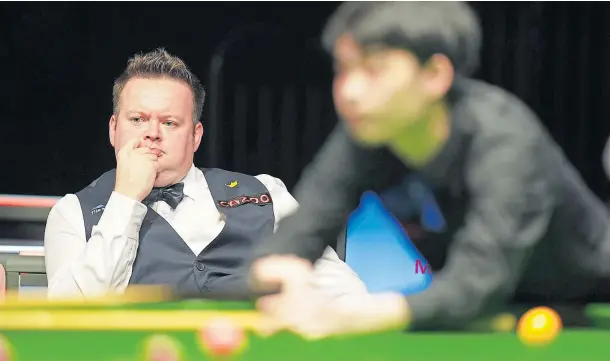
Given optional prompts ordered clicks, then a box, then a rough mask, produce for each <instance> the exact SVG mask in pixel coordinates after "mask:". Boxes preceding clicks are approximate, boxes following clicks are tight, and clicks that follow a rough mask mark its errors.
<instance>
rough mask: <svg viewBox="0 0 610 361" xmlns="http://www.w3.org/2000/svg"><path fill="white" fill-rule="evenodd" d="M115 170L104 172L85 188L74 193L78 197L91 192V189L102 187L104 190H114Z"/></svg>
mask: <svg viewBox="0 0 610 361" xmlns="http://www.w3.org/2000/svg"><path fill="white" fill-rule="evenodd" d="M115 174H116V169H114V168H113V169H110V170H108V171H106V172H104V173H103V174H102V175H100V176H99V177H97V178H96V179H94V180H93V182H91V183H89V184H88V185H87V186H86V187H85V188H83V189H81V190H80V191H78V192H76V193H75V194H76V195H77V196H78V195H80V194H83V193H84V192H88V191H91V190H92V189H93V188H96V187H100V186H104V188H109V187H110V189H112V188H114V180H115Z"/></svg>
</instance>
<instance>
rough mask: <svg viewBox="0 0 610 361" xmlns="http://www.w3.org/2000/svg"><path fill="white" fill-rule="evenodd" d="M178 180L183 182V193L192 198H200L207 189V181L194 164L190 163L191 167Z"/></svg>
mask: <svg viewBox="0 0 610 361" xmlns="http://www.w3.org/2000/svg"><path fill="white" fill-rule="evenodd" d="M180 182H182V183H184V195H185V196H186V197H189V198H191V199H193V200H197V199H201V198H202V196H203V195H204V193H205V192H206V191H207V190H208V183H207V182H206V180H205V177H204V175H203V172H202V171H201V170H200V169H199V168H197V167H195V165H194V164H193V165H191V169H189V171H188V173H187V174H186V176H184V178H182V180H181V181H180Z"/></svg>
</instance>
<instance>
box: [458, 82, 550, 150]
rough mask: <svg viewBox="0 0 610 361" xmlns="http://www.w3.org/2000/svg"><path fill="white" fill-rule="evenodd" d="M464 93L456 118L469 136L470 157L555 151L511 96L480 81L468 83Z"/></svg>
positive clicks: (532, 117) (527, 109)
mask: <svg viewBox="0 0 610 361" xmlns="http://www.w3.org/2000/svg"><path fill="white" fill-rule="evenodd" d="M467 89H468V90H467V92H466V96H464V97H463V99H462V100H461V101H460V102H459V103H458V105H457V107H458V109H457V114H458V116H459V117H460V121H461V122H462V123H463V127H464V128H465V130H466V132H467V133H469V135H470V140H471V141H470V149H469V150H470V152H471V153H475V154H486V153H488V152H490V151H493V150H499V149H516V148H518V149H519V150H520V151H519V152H518V153H519V154H521V155H523V154H528V153H530V154H532V155H533V156H536V155H543V154H540V151H541V150H544V149H547V150H548V151H549V152H555V151H556V150H557V147H558V146H557V145H556V143H555V141H554V140H553V139H552V137H551V136H550V134H549V133H548V131H547V130H546V129H545V128H544V126H543V124H542V122H541V121H540V119H539V118H538V116H537V115H536V114H535V113H534V111H533V110H532V109H530V107H529V106H528V105H527V104H525V103H524V102H523V101H522V100H520V99H519V98H517V97H516V96H515V95H513V94H511V93H510V92H508V91H506V90H504V89H501V88H499V87H497V86H494V85H491V84H487V83H485V82H482V81H471V82H469V84H468V86H467ZM543 153H547V152H543ZM530 160H531V159H530ZM523 161H526V159H523Z"/></svg>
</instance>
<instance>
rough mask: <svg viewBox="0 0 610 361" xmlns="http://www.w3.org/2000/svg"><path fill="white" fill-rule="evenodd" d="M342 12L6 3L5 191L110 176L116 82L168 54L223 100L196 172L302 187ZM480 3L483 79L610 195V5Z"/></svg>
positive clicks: (214, 110) (209, 113)
mask: <svg viewBox="0 0 610 361" xmlns="http://www.w3.org/2000/svg"><path fill="white" fill-rule="evenodd" d="M336 6H337V4H336V3H330V2H310V3H299V2H286V3H262V2H256V3H238V2H222V3H214V2H200V3H171V4H169V3H135V2H134V3H67V2H66V3H56V2H53V3H2V4H1V5H0V64H1V66H0V81H1V84H2V86H0V99H1V100H0V102H1V103H0V104H1V105H2V107H1V108H0V109H1V111H0V115H1V119H0V121H1V124H2V127H1V128H0V129H1V133H0V134H1V136H2V142H0V154H1V158H0V159H1V160H2V167H1V168H0V193H20V194H52V195H63V194H65V193H68V192H74V191H77V190H79V189H80V188H82V187H84V186H85V185H87V184H88V183H89V182H90V181H91V180H92V179H94V178H95V177H97V176H98V175H99V174H101V173H102V172H103V171H105V170H106V169H108V168H110V167H112V166H113V162H114V160H113V153H112V150H111V148H110V145H109V143H108V137H107V134H108V133H107V121H108V117H109V116H110V111H111V88H112V81H113V79H114V77H116V76H118V74H119V73H120V72H121V70H122V68H123V67H124V65H125V62H126V60H127V58H128V57H129V56H130V55H132V54H133V53H135V52H138V51H143V50H150V49H152V48H155V47H159V46H164V47H166V48H167V49H168V50H169V51H170V52H172V53H175V54H176V55H179V56H181V57H182V58H183V59H184V60H185V61H186V62H187V63H188V64H189V65H190V66H191V67H192V69H193V70H194V72H195V73H196V74H198V75H199V76H200V78H202V79H203V81H204V83H205V84H206V86H207V87H208V88H209V89H210V87H211V89H212V90H213V91H212V94H211V95H210V99H209V101H208V103H207V105H206V116H205V118H204V126H205V128H206V135H205V137H204V142H205V144H204V147H203V149H201V150H200V151H199V152H198V154H197V158H196V162H197V164H198V165H205V166H220V167H224V168H228V169H234V170H241V171H248V172H251V173H261V172H269V173H272V174H273V175H275V176H278V177H281V178H283V179H284V180H285V181H286V183H287V184H288V185H289V186H292V185H293V184H294V182H295V181H296V179H297V176H298V173H299V170H300V169H301V167H302V166H303V165H304V164H305V163H307V162H308V161H309V159H310V158H311V155H312V153H313V152H314V151H315V149H316V148H317V147H318V146H319V144H320V142H321V141H322V140H323V138H324V136H325V135H326V133H327V132H328V130H329V129H330V128H331V127H332V125H333V123H334V117H333V116H332V104H331V103H330V98H329V96H328V86H329V81H330V73H329V67H328V63H327V59H326V58H325V57H324V55H322V54H321V52H320V50H319V49H318V48H317V36H318V34H319V32H320V29H321V26H322V24H323V23H324V20H325V18H326V17H327V16H328V15H329V14H330V12H332V10H333V9H334V8H335V7H336ZM473 6H474V7H475V8H476V10H477V11H478V12H479V14H480V16H481V20H482V23H483V27H484V30H485V40H484V47H483V51H482V67H481V70H480V72H479V73H478V74H477V76H478V77H480V78H482V79H485V80H487V81H489V82H491V83H494V84H497V85H500V86H503V87H505V88H507V89H508V90H510V91H512V92H514V93H516V94H517V95H518V96H520V97H521V98H522V99H524V100H525V101H526V102H527V103H528V104H529V105H530V106H531V107H532V108H533V109H534V110H535V111H536V112H537V113H538V114H539V115H540V117H541V118H542V119H543V122H544V124H545V125H546V126H547V128H548V129H549V131H550V132H551V134H552V135H553V136H554V138H555V139H556V140H557V141H558V142H559V144H561V146H562V147H563V149H564V150H565V152H566V154H567V155H568V157H569V158H570V159H571V160H572V162H574V164H575V165H576V166H577V168H578V169H579V170H580V172H581V173H582V175H583V177H584V178H585V179H586V181H587V182H588V183H589V184H590V186H591V187H592V188H593V190H594V191H595V192H596V193H598V194H599V195H600V196H602V197H604V198H606V197H607V196H608V193H609V191H610V187H608V182H607V180H606V177H605V175H604V173H603V170H602V166H601V153H602V149H603V146H604V144H605V141H606V139H607V137H608V135H609V134H610V121H609V115H610V114H609V112H608V106H607V104H608V103H609V101H610V94H609V86H608V85H609V84H610V5H609V4H607V3H601V2H600V3H589V2H578V3H576V2H575V3H553V2H540V3H524V2H514V3H498V2H489V3H473ZM239 29H241V30H239ZM229 40H231V41H229ZM219 44H222V46H221V47H219ZM223 54H224V55H223ZM212 59H216V60H217V61H216V62H213V61H212ZM218 60H224V61H223V62H222V67H216V71H211V68H214V65H218V64H220V63H219V62H218ZM252 104H254V105H252Z"/></svg>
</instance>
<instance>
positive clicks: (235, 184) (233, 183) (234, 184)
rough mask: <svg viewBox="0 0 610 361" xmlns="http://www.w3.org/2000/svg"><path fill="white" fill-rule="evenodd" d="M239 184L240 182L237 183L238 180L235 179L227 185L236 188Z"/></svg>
mask: <svg viewBox="0 0 610 361" xmlns="http://www.w3.org/2000/svg"><path fill="white" fill-rule="evenodd" d="M238 184H239V183H237V181H236V180H234V181H231V182H229V183H227V184H226V186H227V187H229V188H235V187H237V185H238Z"/></svg>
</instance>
